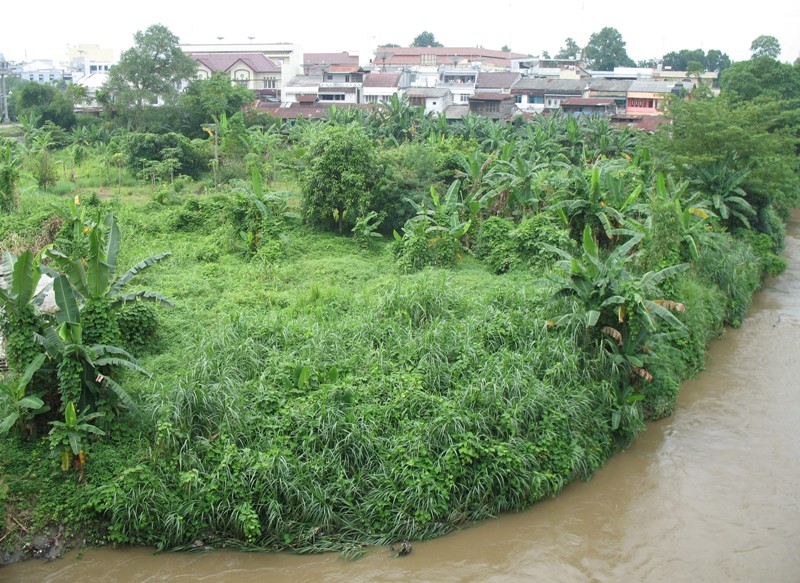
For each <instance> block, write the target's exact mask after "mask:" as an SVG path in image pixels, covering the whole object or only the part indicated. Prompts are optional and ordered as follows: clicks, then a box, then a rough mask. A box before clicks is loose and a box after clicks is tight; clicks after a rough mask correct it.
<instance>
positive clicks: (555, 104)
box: [511, 77, 588, 113]
mask: <svg viewBox="0 0 800 583" xmlns="http://www.w3.org/2000/svg"><path fill="white" fill-rule="evenodd" d="M587 85H588V82H587V81H586V80H583V79H553V78H548V79H535V78H530V77H523V78H522V79H520V80H519V81H517V82H516V83H515V84H514V85H513V86H512V87H511V95H513V96H514V98H515V100H516V103H517V107H518V108H519V109H520V110H522V111H523V112H525V113H541V112H543V111H545V110H553V109H558V108H559V107H560V106H561V101H562V100H563V99H567V98H569V97H583V92H584V90H585V89H586V87H587Z"/></svg>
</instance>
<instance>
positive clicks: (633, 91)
mask: <svg viewBox="0 0 800 583" xmlns="http://www.w3.org/2000/svg"><path fill="white" fill-rule="evenodd" d="M674 87H675V83H674V82H671V81H656V80H636V81H633V82H632V83H631V86H630V87H629V88H628V97H627V103H626V107H625V113H627V114H632V115H636V114H639V115H661V113H662V110H663V105H664V99H665V98H666V96H667V95H670V94H671V93H672V89H673V88H674Z"/></svg>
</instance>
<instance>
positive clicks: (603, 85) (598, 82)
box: [589, 79, 633, 92]
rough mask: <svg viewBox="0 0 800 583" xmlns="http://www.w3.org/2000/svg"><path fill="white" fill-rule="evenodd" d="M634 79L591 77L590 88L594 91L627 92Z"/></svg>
mask: <svg viewBox="0 0 800 583" xmlns="http://www.w3.org/2000/svg"><path fill="white" fill-rule="evenodd" d="M631 83H633V79H590V80H589V89H590V90H592V91H619V92H626V91H627V90H628V88H629V87H630V86H631Z"/></svg>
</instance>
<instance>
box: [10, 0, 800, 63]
mask: <svg viewBox="0 0 800 583" xmlns="http://www.w3.org/2000/svg"><path fill="white" fill-rule="evenodd" d="M45 4H49V3H45ZM701 4H702V3H691V2H689V1H688V0H674V1H673V2H672V3H671V4H670V5H669V7H668V9H667V8H664V9H661V10H656V9H651V10H646V11H642V10H638V11H636V12H635V13H634V12H631V13H628V12H614V13H610V11H608V9H607V8H606V6H607V5H606V4H601V3H599V2H595V1H591V0H589V1H587V0H564V1H562V2H560V3H559V4H558V5H557V6H545V7H541V6H534V5H532V4H530V3H528V2H522V1H518V0H504V1H503V2H502V3H500V4H499V5H496V6H495V7H494V9H493V10H494V11H493V12H492V13H488V12H487V13H484V12H485V11H484V10H481V11H474V10H470V9H467V8H463V9H462V10H460V11H459V10H458V9H454V8H453V5H450V4H441V5H431V4H430V3H423V2H420V1H419V0H408V1H406V2H403V3H397V4H396V5H395V8H394V9H391V8H390V7H388V5H386V4H382V5H376V4H374V3H366V2H361V1H356V2H350V3H348V4H347V5H346V6H343V5H340V4H335V5H334V4H331V3H321V2H311V3H306V4H304V5H303V7H304V9H303V14H304V15H306V16H307V18H305V19H300V18H298V17H296V16H295V15H294V12H293V11H292V10H291V9H290V8H288V7H286V6H279V7H278V8H274V7H273V8H269V9H266V8H256V9H253V10H252V13H253V15H252V17H251V18H250V17H248V18H246V19H244V18H242V13H241V12H237V13H235V14H233V13H230V12H229V13H225V14H213V15H211V16H209V13H208V12H207V11H203V12H201V13H199V14H198V13H197V12H195V13H191V14H190V13H187V10H186V8H185V7H184V6H181V5H175V6H173V5H171V4H166V3H159V4H157V3H156V2H153V1H152V0H143V1H142V2H140V3H138V4H137V5H136V9H134V8H127V7H125V8H121V9H117V8H115V12H116V14H115V15H109V16H105V15H106V14H107V13H108V5H107V4H104V3H100V2H97V1H96V0H88V1H87V2H86V3H84V4H83V5H82V10H81V11H79V12H67V13H65V14H63V15H59V16H58V18H53V19H46V20H45V21H43V22H40V21H36V22H35V25H34V26H17V27H8V29H7V30H4V32H3V35H2V37H0V53H2V54H4V55H5V58H6V59H7V60H10V61H18V62H19V61H33V60H37V59H51V60H53V61H54V62H56V63H58V62H60V61H63V60H65V58H66V53H67V47H68V46H77V45H79V44H96V45H100V46H101V47H104V48H110V49H113V50H114V51H115V54H116V57H117V58H118V57H119V54H120V52H121V51H123V50H126V49H127V48H130V47H131V46H133V44H134V39H133V36H134V34H135V33H136V32H137V31H139V30H142V31H143V30H145V29H146V28H147V27H148V26H150V25H152V24H163V25H164V26H166V27H167V28H169V29H170V30H171V31H172V32H173V33H174V34H175V35H177V36H178V37H179V39H180V42H181V44H205V43H214V42H221V43H242V44H246V43H248V42H250V43H292V44H295V45H298V46H300V47H301V48H302V50H303V51H305V52H341V51H349V52H361V51H370V50H374V49H375V48H376V47H378V46H381V45H384V44H388V43H393V44H398V45H401V46H408V45H410V44H411V43H412V41H413V40H414V38H415V37H416V36H417V35H418V34H420V33H422V32H424V31H428V32H431V33H433V34H434V36H435V38H436V41H438V42H440V43H442V44H443V45H444V46H447V47H476V46H481V47H484V48H486V49H495V50H500V49H501V48H502V47H504V46H507V47H509V48H510V49H511V50H512V51H513V52H518V53H524V54H531V55H534V56H536V55H541V54H542V53H543V52H544V51H547V52H549V53H550V54H551V55H553V54H555V53H556V52H558V50H559V49H560V48H561V47H562V46H563V45H564V41H565V40H566V38H567V37H570V38H572V39H574V40H575V41H576V42H577V43H578V45H579V46H585V44H586V43H587V42H588V40H589V37H590V36H591V34H593V33H595V32H598V31H600V30H601V29H602V28H604V27H613V28H616V29H617V30H618V31H619V32H620V34H621V35H622V38H623V40H624V41H625V42H626V49H627V52H628V56H630V57H631V58H632V59H633V60H634V61H639V60H649V59H657V58H661V57H662V56H663V55H664V54H666V53H669V52H670V51H680V50H682V49H690V50H693V49H698V48H700V49H703V50H705V51H708V50H711V49H717V50H720V51H722V52H724V53H726V54H728V55H729V57H730V58H731V60H732V61H740V60H745V59H747V58H749V57H750V51H749V49H750V43H751V42H752V41H753V40H754V39H755V38H757V37H758V36H761V35H770V36H774V37H775V38H777V39H778V41H779V42H780V44H781V48H782V52H781V55H780V57H779V58H780V60H782V61H788V62H793V61H794V60H795V59H797V58H798V57H800V35H798V33H797V31H796V23H797V22H800V4H797V3H792V2H788V1H784V0H765V1H764V2H761V3H760V4H759V6H758V9H753V8H752V7H750V8H747V9H745V7H744V6H743V7H742V8H734V9H726V11H725V12H722V11H721V10H720V9H719V8H718V7H715V6H706V5H704V4H703V5H701ZM397 7H402V8H403V9H402V11H399V12H401V13H398V9H397ZM53 8H54V9H55V8H56V7H55V5H53ZM84 8H85V9H84ZM26 11H27V9H26V8H25V7H24V6H22V5H19V4H14V5H12V6H10V7H9V8H8V9H6V15H7V16H8V17H9V21H11V22H15V21H18V22H20V23H23V22H28V21H29V15H28V14H26ZM101 14H102V15H103V16H99V15H101ZM254 23H259V24H254Z"/></svg>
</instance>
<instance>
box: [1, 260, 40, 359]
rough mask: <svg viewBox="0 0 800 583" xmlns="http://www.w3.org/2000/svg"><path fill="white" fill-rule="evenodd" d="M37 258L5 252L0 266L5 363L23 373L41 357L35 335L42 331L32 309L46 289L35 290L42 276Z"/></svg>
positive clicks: (34, 310)
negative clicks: (6, 360) (24, 369)
mask: <svg viewBox="0 0 800 583" xmlns="http://www.w3.org/2000/svg"><path fill="white" fill-rule="evenodd" d="M38 264H39V257H38V256H34V255H33V253H31V252H30V251H25V252H24V253H22V254H21V255H20V256H19V257H16V256H15V255H13V254H12V253H8V252H6V253H5V254H4V255H3V261H2V264H0V316H1V317H2V319H0V325H1V328H2V331H3V337H4V338H5V341H6V344H5V348H6V356H7V358H8V363H9V365H10V366H11V368H12V369H14V370H17V371H19V370H22V368H23V367H24V366H26V365H27V364H28V363H30V362H33V361H34V360H35V358H36V357H37V356H38V355H39V354H40V353H41V349H40V348H39V347H38V345H37V344H36V341H35V339H34V334H36V333H37V332H40V331H41V322H40V319H39V316H38V314H37V312H36V309H35V306H36V305H37V304H41V300H42V298H43V293H44V291H45V289H44V288H43V289H40V290H38V293H37V287H38V285H39V280H40V278H41V276H42V274H41V272H40V271H39V268H38Z"/></svg>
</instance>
